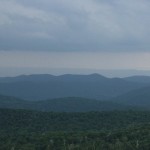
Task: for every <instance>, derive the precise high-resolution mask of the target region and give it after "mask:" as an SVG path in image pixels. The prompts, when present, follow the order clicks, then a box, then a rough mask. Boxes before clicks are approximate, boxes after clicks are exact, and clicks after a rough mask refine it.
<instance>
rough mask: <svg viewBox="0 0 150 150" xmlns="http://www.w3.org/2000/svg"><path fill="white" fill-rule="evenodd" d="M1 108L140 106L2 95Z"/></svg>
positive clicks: (77, 109) (79, 109)
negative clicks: (33, 99) (23, 98)
mask: <svg viewBox="0 0 150 150" xmlns="http://www.w3.org/2000/svg"><path fill="white" fill-rule="evenodd" d="M0 108H12V109H27V110H38V111H54V112H88V111H111V110H129V109H132V110H138V109H140V107H139V108H136V107H133V106H132V107H131V106H128V105H122V104H118V103H115V102H111V101H110V102H109V101H98V100H94V99H86V98H79V97H68V98H58V99H50V100H43V101H25V100H22V99H18V98H15V97H10V96H2V95H0Z"/></svg>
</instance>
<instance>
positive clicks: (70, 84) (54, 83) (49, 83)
mask: <svg viewBox="0 0 150 150" xmlns="http://www.w3.org/2000/svg"><path fill="white" fill-rule="evenodd" d="M146 85H147V84H145V83H135V82H132V81H126V80H125V79H122V78H106V77H104V76H101V75H99V74H91V75H70V74H66V75H61V76H53V75H27V76H25V75H23V76H18V77H4V78H2V77H1V78H0V94H2V95H9V96H15V97H19V98H22V99H26V100H32V101H37V100H44V99H52V98H62V97H85V98H92V99H98V100H104V99H108V98H112V97H115V96H119V95H121V94H124V93H126V92H129V91H131V90H134V89H137V88H142V87H144V86H146Z"/></svg>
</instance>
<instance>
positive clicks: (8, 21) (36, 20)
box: [0, 0, 150, 51]
mask: <svg viewBox="0 0 150 150" xmlns="http://www.w3.org/2000/svg"><path fill="white" fill-rule="evenodd" d="M149 8H150V2H149V1H148V0H132V1H130V0H126V1H125V0H113V1H110V0H108V1H105V0H82V1H81V0H76V1H70V0H55V1H54V0H36V1H35V0H30V1H27V0H0V41H1V43H0V49H1V50H47V51H137V50H138V51H149V50H150V45H149V42H150V29H149V26H150V17H149V16H150V9H149Z"/></svg>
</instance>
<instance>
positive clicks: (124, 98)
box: [111, 87, 150, 109]
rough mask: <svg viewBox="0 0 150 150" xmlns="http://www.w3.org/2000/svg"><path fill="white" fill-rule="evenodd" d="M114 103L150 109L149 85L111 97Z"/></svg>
mask: <svg viewBox="0 0 150 150" xmlns="http://www.w3.org/2000/svg"><path fill="white" fill-rule="evenodd" d="M111 101H113V102H114V103H118V104H125V105H129V106H135V107H136V106H137V107H143V108H145V109H146V108H148V109H150V87H144V88H140V89H137V90H133V91H130V92H128V93H126V94H123V95H120V96H117V97H115V98H113V99H111Z"/></svg>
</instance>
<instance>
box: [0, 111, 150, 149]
mask: <svg viewBox="0 0 150 150" xmlns="http://www.w3.org/2000/svg"><path fill="white" fill-rule="evenodd" d="M0 116H1V117H0V150H149V149H150V112H148V111H111V112H84V113H83V112H82V113H61V112H55V113H54V112H38V111H28V110H11V109H0Z"/></svg>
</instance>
